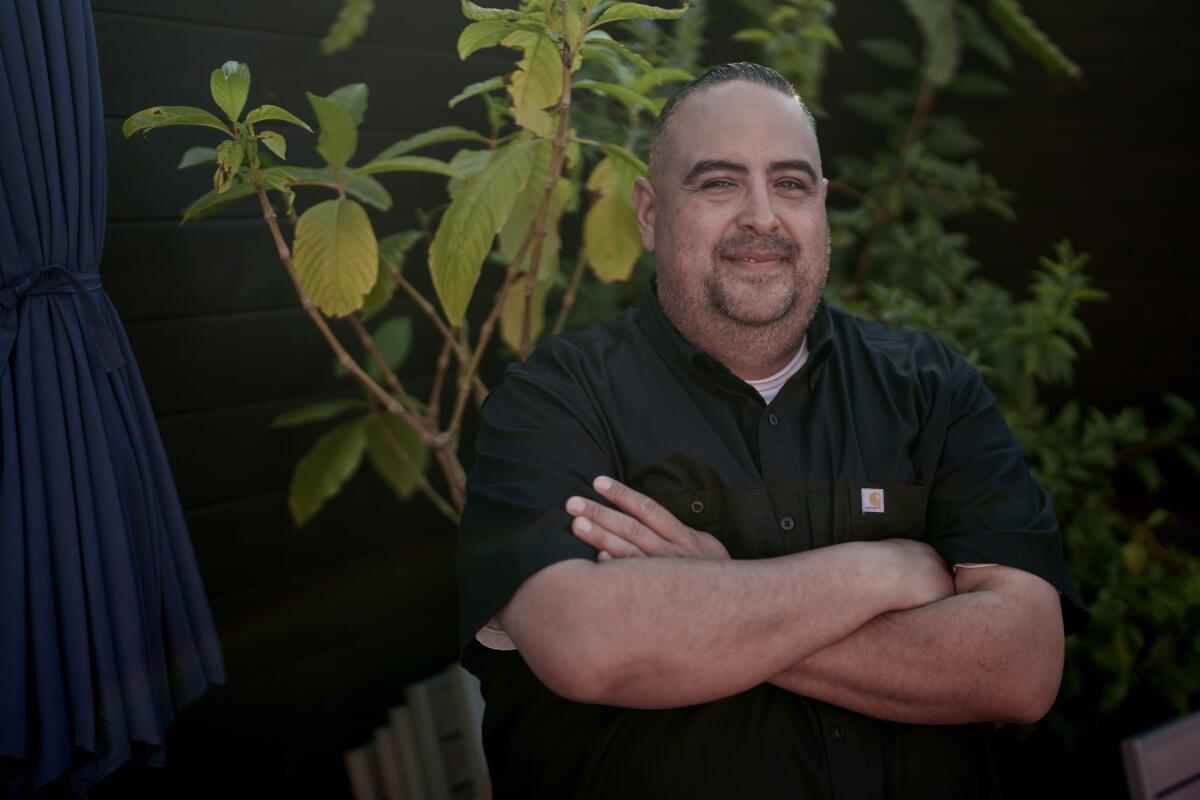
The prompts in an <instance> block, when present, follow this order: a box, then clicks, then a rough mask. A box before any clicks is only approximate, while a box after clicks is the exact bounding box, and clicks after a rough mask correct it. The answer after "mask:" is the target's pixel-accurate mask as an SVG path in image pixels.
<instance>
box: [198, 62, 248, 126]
mask: <svg viewBox="0 0 1200 800" xmlns="http://www.w3.org/2000/svg"><path fill="white" fill-rule="evenodd" d="M208 87H209V90H210V91H211V92H212V99H213V102H215V103H216V104H217V105H218V106H219V107H220V109H221V110H222V111H224V112H225V115H226V116H228V117H229V120H230V122H237V121H238V117H239V116H241V114H242V109H243V108H244V107H245V106H246V97H247V95H249V94H250V68H249V67H247V66H246V65H245V64H241V63H239V62H237V61H226V62H225V63H224V64H222V65H221V66H220V67H218V68H217V69H214V70H213V71H212V75H211V76H210V77H209V79H208Z"/></svg>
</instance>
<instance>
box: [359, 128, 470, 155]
mask: <svg viewBox="0 0 1200 800" xmlns="http://www.w3.org/2000/svg"><path fill="white" fill-rule="evenodd" d="M488 141H489V139H488V138H487V137H486V136H484V135H483V134H482V133H476V132H475V131H470V130H467V129H466V128H460V127H459V126H457V125H444V126H442V127H440V128H434V129H432V130H428V131H424V132H422V133H418V134H417V135H416V136H411V137H409V138H408V139H401V140H400V141H398V142H396V143H395V144H393V145H392V146H391V147H388V148H387V149H385V150H384V151H383V152H382V153H380V154H379V155H377V156H375V158H373V159H371V160H372V161H382V160H386V159H389V158H396V157H397V156H402V155H404V154H406V153H411V152H412V151H413V150H420V149H421V148H423V147H431V146H433V145H435V144H443V143H445V142H479V143H480V144H487V143H488Z"/></svg>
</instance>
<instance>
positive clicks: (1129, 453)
mask: <svg viewBox="0 0 1200 800" xmlns="http://www.w3.org/2000/svg"><path fill="white" fill-rule="evenodd" d="M1197 433H1200V425H1193V426H1191V427H1190V428H1185V429H1184V430H1181V431H1179V432H1178V433H1177V434H1175V435H1174V436H1164V437H1163V438H1161V439H1154V440H1152V441H1149V442H1142V443H1141V444H1135V445H1133V446H1132V447H1126V448H1125V449H1124V450H1121V451H1120V452H1118V453H1117V455H1116V462H1117V463H1118V464H1124V463H1125V462H1127V461H1133V460H1134V459H1135V458H1140V457H1142V456H1144V455H1148V454H1150V453H1153V452H1155V451H1156V450H1162V449H1164V448H1167V447H1170V446H1171V445H1173V444H1177V443H1179V442H1180V441H1182V440H1184V439H1187V438H1188V437H1190V436H1195V435H1196V434H1197Z"/></svg>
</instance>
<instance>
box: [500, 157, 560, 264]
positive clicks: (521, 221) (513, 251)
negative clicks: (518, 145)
mask: <svg viewBox="0 0 1200 800" xmlns="http://www.w3.org/2000/svg"><path fill="white" fill-rule="evenodd" d="M551 153H552V150H551V148H549V147H540V148H538V150H537V153H536V155H535V158H534V160H533V165H532V166H531V167H530V168H529V175H530V178H529V180H528V181H527V182H526V183H525V188H524V189H522V190H521V194H520V196H519V197H518V198H517V201H516V202H515V203H514V204H513V207H512V210H511V211H510V212H509V213H508V219H507V220H505V222H504V226H503V227H502V228H501V229H500V242H499V247H498V250H499V252H500V255H502V256H503V257H504V260H505V261H506V262H507V263H510V264H511V263H512V261H513V259H515V258H516V257H517V251H518V250H520V249H521V245H522V244H523V243H524V242H525V240H526V239H527V238H528V237H529V236H530V235H531V234H532V231H533V227H534V221H535V217H536V216H537V210H538V207H539V206H540V205H541V204H542V196H543V195H544V194H545V193H546V181H545V175H546V173H547V172H549V170H550V156H551ZM561 181H562V179H560V183H561ZM559 189H560V186H559V185H558V184H556V185H555V188H554V190H553V192H552V194H551V198H552V199H557V198H558V194H559ZM554 206H557V208H556V207H554ZM561 213H562V204H561V203H557V204H552V206H551V208H550V211H549V213H548V215H547V220H546V230H547V232H548V233H547V238H549V232H550V231H554V232H556V233H557V227H558V215H560V214H561ZM546 244H550V245H551V246H550V247H546V246H543V247H542V263H541V265H540V267H539V269H538V274H539V275H541V274H542V272H543V270H546V269H548V268H553V267H554V266H556V265H557V264H558V252H557V245H558V242H557V238H555V240H554V241H553V242H546ZM551 250H553V252H550V251H551ZM528 263H529V262H528V258H527V259H526V264H528ZM522 268H523V269H524V268H525V267H524V265H523V266H522Z"/></svg>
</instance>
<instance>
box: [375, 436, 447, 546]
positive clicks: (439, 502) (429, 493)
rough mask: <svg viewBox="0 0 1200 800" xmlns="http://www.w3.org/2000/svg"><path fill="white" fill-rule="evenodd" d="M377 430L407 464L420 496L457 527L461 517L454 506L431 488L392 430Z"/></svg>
mask: <svg viewBox="0 0 1200 800" xmlns="http://www.w3.org/2000/svg"><path fill="white" fill-rule="evenodd" d="M379 430H381V431H382V432H383V438H384V439H385V440H386V441H387V443H388V447H390V448H391V450H392V452H393V453H394V454H395V455H396V457H397V458H399V459H400V460H401V461H403V462H404V463H405V464H407V465H408V467H409V468H410V469H412V471H413V472H414V473H415V474H416V475H417V489H419V490H420V492H421V494H423V495H425V496H426V497H427V498H429V501H430V502H431V503H433V505H434V508H436V509H437V510H438V511H439V512H440V513H441V515H442V516H444V517H445V518H446V519H448V520H450V521H451V522H453V523H454V524H455V525H457V524H458V521H459V518H460V516H461V515H460V514H459V513H458V511H457V510H456V509H455V508H454V506H452V505H450V503H449V502H447V501H446V498H444V497H442V496H441V494H439V493H438V490H437V489H435V488H434V487H433V484H431V483H430V482H429V480H428V479H427V478H426V477H425V474H424V472H423V471H422V470H421V468H420V466H419V465H418V464H417V463H416V462H415V461H413V459H412V456H411V455H409V453H408V451H407V450H405V449H404V447H403V446H402V445H401V444H400V440H399V439H397V438H396V435H395V434H394V433H392V429H391V428H389V427H388V426H387V425H380V426H379Z"/></svg>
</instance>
